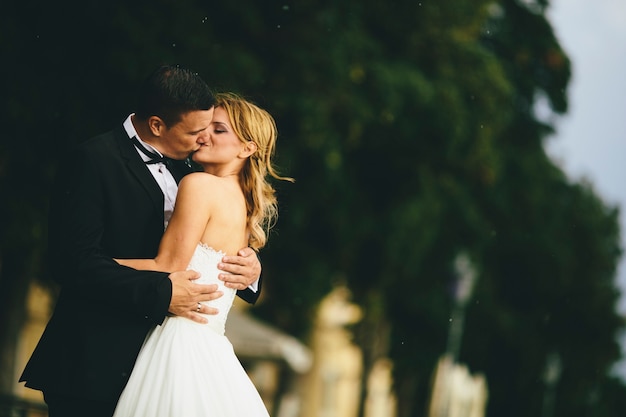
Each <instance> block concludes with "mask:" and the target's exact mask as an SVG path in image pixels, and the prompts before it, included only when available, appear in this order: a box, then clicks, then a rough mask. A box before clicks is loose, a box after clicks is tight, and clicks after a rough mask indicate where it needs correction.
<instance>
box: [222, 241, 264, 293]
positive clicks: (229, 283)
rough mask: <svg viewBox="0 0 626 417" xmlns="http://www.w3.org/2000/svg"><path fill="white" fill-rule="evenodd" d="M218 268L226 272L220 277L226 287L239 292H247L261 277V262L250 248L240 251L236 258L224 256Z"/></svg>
mask: <svg viewBox="0 0 626 417" xmlns="http://www.w3.org/2000/svg"><path fill="white" fill-rule="evenodd" d="M218 268H219V269H221V270H222V271H224V272H226V274H220V275H219V279H221V280H222V281H224V285H225V286H226V287H228V288H235V289H237V290H245V289H246V288H248V287H249V286H250V285H252V284H253V283H254V282H256V281H257V280H258V279H259V278H260V277H261V262H259V258H258V257H257V256H256V252H254V251H253V250H252V249H250V248H243V249H240V250H239V252H237V255H236V256H224V257H223V258H222V262H221V263H220V264H219V265H218Z"/></svg>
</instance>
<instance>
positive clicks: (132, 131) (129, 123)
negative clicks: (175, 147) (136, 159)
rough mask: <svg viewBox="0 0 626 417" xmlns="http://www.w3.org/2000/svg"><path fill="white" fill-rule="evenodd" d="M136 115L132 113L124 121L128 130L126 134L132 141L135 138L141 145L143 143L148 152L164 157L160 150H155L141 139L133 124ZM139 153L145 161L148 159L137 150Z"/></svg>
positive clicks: (125, 128)
mask: <svg viewBox="0 0 626 417" xmlns="http://www.w3.org/2000/svg"><path fill="white" fill-rule="evenodd" d="M134 115H135V113H131V114H130V115H128V117H127V118H126V120H124V130H126V134H127V135H128V138H129V139H132V138H133V136H134V137H136V138H137V140H138V141H139V143H141V144H142V145H143V146H145V147H146V148H147V149H148V150H150V151H154V152H156V153H157V154H158V155H159V156H163V154H162V153H161V152H159V150H158V149H157V148H155V147H154V146H152V145H150V144H149V143H147V142H144V141H143V140H141V138H140V137H139V134H138V133H137V130H136V129H135V126H133V122H132V119H131V118H132V117H133V116H134ZM137 152H139V154H140V155H141V158H142V159H143V160H144V161H145V160H147V159H150V158H148V157H147V156H146V155H144V154H143V152H141V151H139V150H137Z"/></svg>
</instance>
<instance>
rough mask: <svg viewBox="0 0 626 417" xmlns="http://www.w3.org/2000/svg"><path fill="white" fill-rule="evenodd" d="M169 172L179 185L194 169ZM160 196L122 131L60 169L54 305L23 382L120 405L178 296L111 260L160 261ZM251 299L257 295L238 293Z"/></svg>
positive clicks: (53, 210)
mask: <svg viewBox="0 0 626 417" xmlns="http://www.w3.org/2000/svg"><path fill="white" fill-rule="evenodd" d="M173 165H174V166H173V167H172V168H171V169H170V170H171V171H172V173H173V174H174V177H175V178H176V180H177V181H178V180H180V178H182V176H183V175H185V174H186V173H188V172H190V171H191V169H190V168H188V167H186V166H185V164H184V163H183V162H179V161H176V162H175V163H174V164H173ZM163 198H164V197H163V193H162V191H161V189H160V188H159V186H158V184H157V183H156V181H155V180H154V178H153V176H152V174H151V173H150V171H149V170H148V168H147V167H146V165H145V164H144V162H143V161H142V160H141V158H140V157H139V155H138V153H137V150H136V149H135V148H134V146H133V144H132V142H131V140H130V139H129V138H128V136H127V134H126V132H125V130H124V129H123V128H122V127H120V128H118V129H116V130H113V131H111V132H109V133H106V134H103V135H100V136H97V137H95V138H93V139H90V140H88V141H86V142H84V143H82V144H81V145H79V146H78V147H77V148H76V149H75V150H74V151H72V152H71V153H70V154H69V155H68V158H67V160H65V161H64V162H62V163H61V164H60V166H59V171H58V174H57V180H56V183H55V187H54V189H53V194H52V196H51V200H50V214H49V259H50V262H49V268H50V269H49V273H51V274H52V277H53V278H54V279H55V280H56V281H57V282H58V283H59V284H60V287H61V291H60V294H59V298H58V300H57V304H56V307H55V310H54V313H53V315H52V318H51V319H50V322H49V323H48V325H47V327H46V330H45V331H44V334H43V336H42V337H41V340H40V341H39V344H38V345H37V347H36V349H35V351H34V353H33V355H32V357H31V358H30V360H29V362H28V364H27V365H26V368H25V370H24V372H23V374H22V377H21V378H20V381H26V386H28V387H31V388H34V389H39V390H42V391H44V392H53V393H56V394H62V395H68V396H76V397H81V398H84V399H90V400H100V401H116V400H117V398H118V397H119V395H120V393H121V392H122V390H123V388H124V386H125V384H126V382H127V380H128V377H129V376H130V373H131V370H132V368H133V364H134V362H135V359H136V357H137V354H138V352H139V349H140V348H141V345H142V343H143V340H144V338H145V337H146V334H147V333H148V331H149V330H150V329H151V328H153V327H154V326H155V325H159V324H160V323H162V321H163V319H164V318H165V316H166V315H167V310H168V306H169V302H170V298H171V292H172V288H171V282H170V280H169V279H168V278H167V276H168V274H167V273H163V272H155V271H136V270H134V269H131V268H127V267H124V266H121V265H119V264H117V263H116V262H115V261H113V259H112V258H153V257H154V256H156V254H157V250H158V247H159V242H160V240H161V237H162V235H163V228H164V226H163V224H164V221H163ZM239 295H240V296H241V297H242V298H243V299H245V300H246V301H248V302H252V303H253V302H255V301H256V298H257V297H258V292H257V293H254V292H252V291H250V290H246V291H240V292H239Z"/></svg>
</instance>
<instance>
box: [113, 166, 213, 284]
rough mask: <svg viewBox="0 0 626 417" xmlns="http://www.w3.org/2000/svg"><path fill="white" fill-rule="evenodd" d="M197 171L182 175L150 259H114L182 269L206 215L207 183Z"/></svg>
mask: <svg viewBox="0 0 626 417" xmlns="http://www.w3.org/2000/svg"><path fill="white" fill-rule="evenodd" d="M203 180H204V178H203V177H202V176H201V175H196V174H189V175H187V176H186V177H185V178H183V179H182V181H181V182H180V185H179V188H178V195H177V197H176V206H175V209H174V213H173V214H172V218H171V219H170V222H169V225H168V227H167V230H166V231H165V234H164V235H163V238H162V239H161V244H160V245H159V252H158V254H157V256H156V258H154V259H116V261H117V262H118V263H119V264H121V265H125V266H128V267H131V268H134V269H141V270H150V271H164V272H171V271H184V270H185V269H187V265H189V261H190V260H191V257H192V256H193V252H194V251H195V249H196V246H197V245H198V242H200V240H201V237H202V234H203V233H204V230H205V228H206V225H207V223H208V222H209V218H210V212H211V207H210V202H211V200H210V199H209V198H207V197H205V196H206V195H207V192H206V187H207V184H206V182H205V181H203Z"/></svg>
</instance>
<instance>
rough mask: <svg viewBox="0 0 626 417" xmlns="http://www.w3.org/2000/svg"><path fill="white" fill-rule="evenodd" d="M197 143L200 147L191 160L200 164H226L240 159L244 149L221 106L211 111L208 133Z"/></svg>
mask: <svg viewBox="0 0 626 417" xmlns="http://www.w3.org/2000/svg"><path fill="white" fill-rule="evenodd" d="M199 143H200V149H198V150H197V151H196V152H195V153H194V154H193V160H194V161H196V162H198V163H201V164H212V165H214V164H227V163H229V162H232V161H233V160H236V159H241V153H242V151H244V149H245V144H244V143H243V142H242V141H241V140H240V139H239V137H237V135H236V134H235V132H234V130H233V128H232V125H231V123H230V120H229V119H228V114H227V113H226V110H224V109H223V108H221V107H217V108H215V110H214V111H213V119H212V120H211V124H210V125H209V128H208V134H207V135H206V136H204V137H203V138H202V139H201V140H200V141H199Z"/></svg>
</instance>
